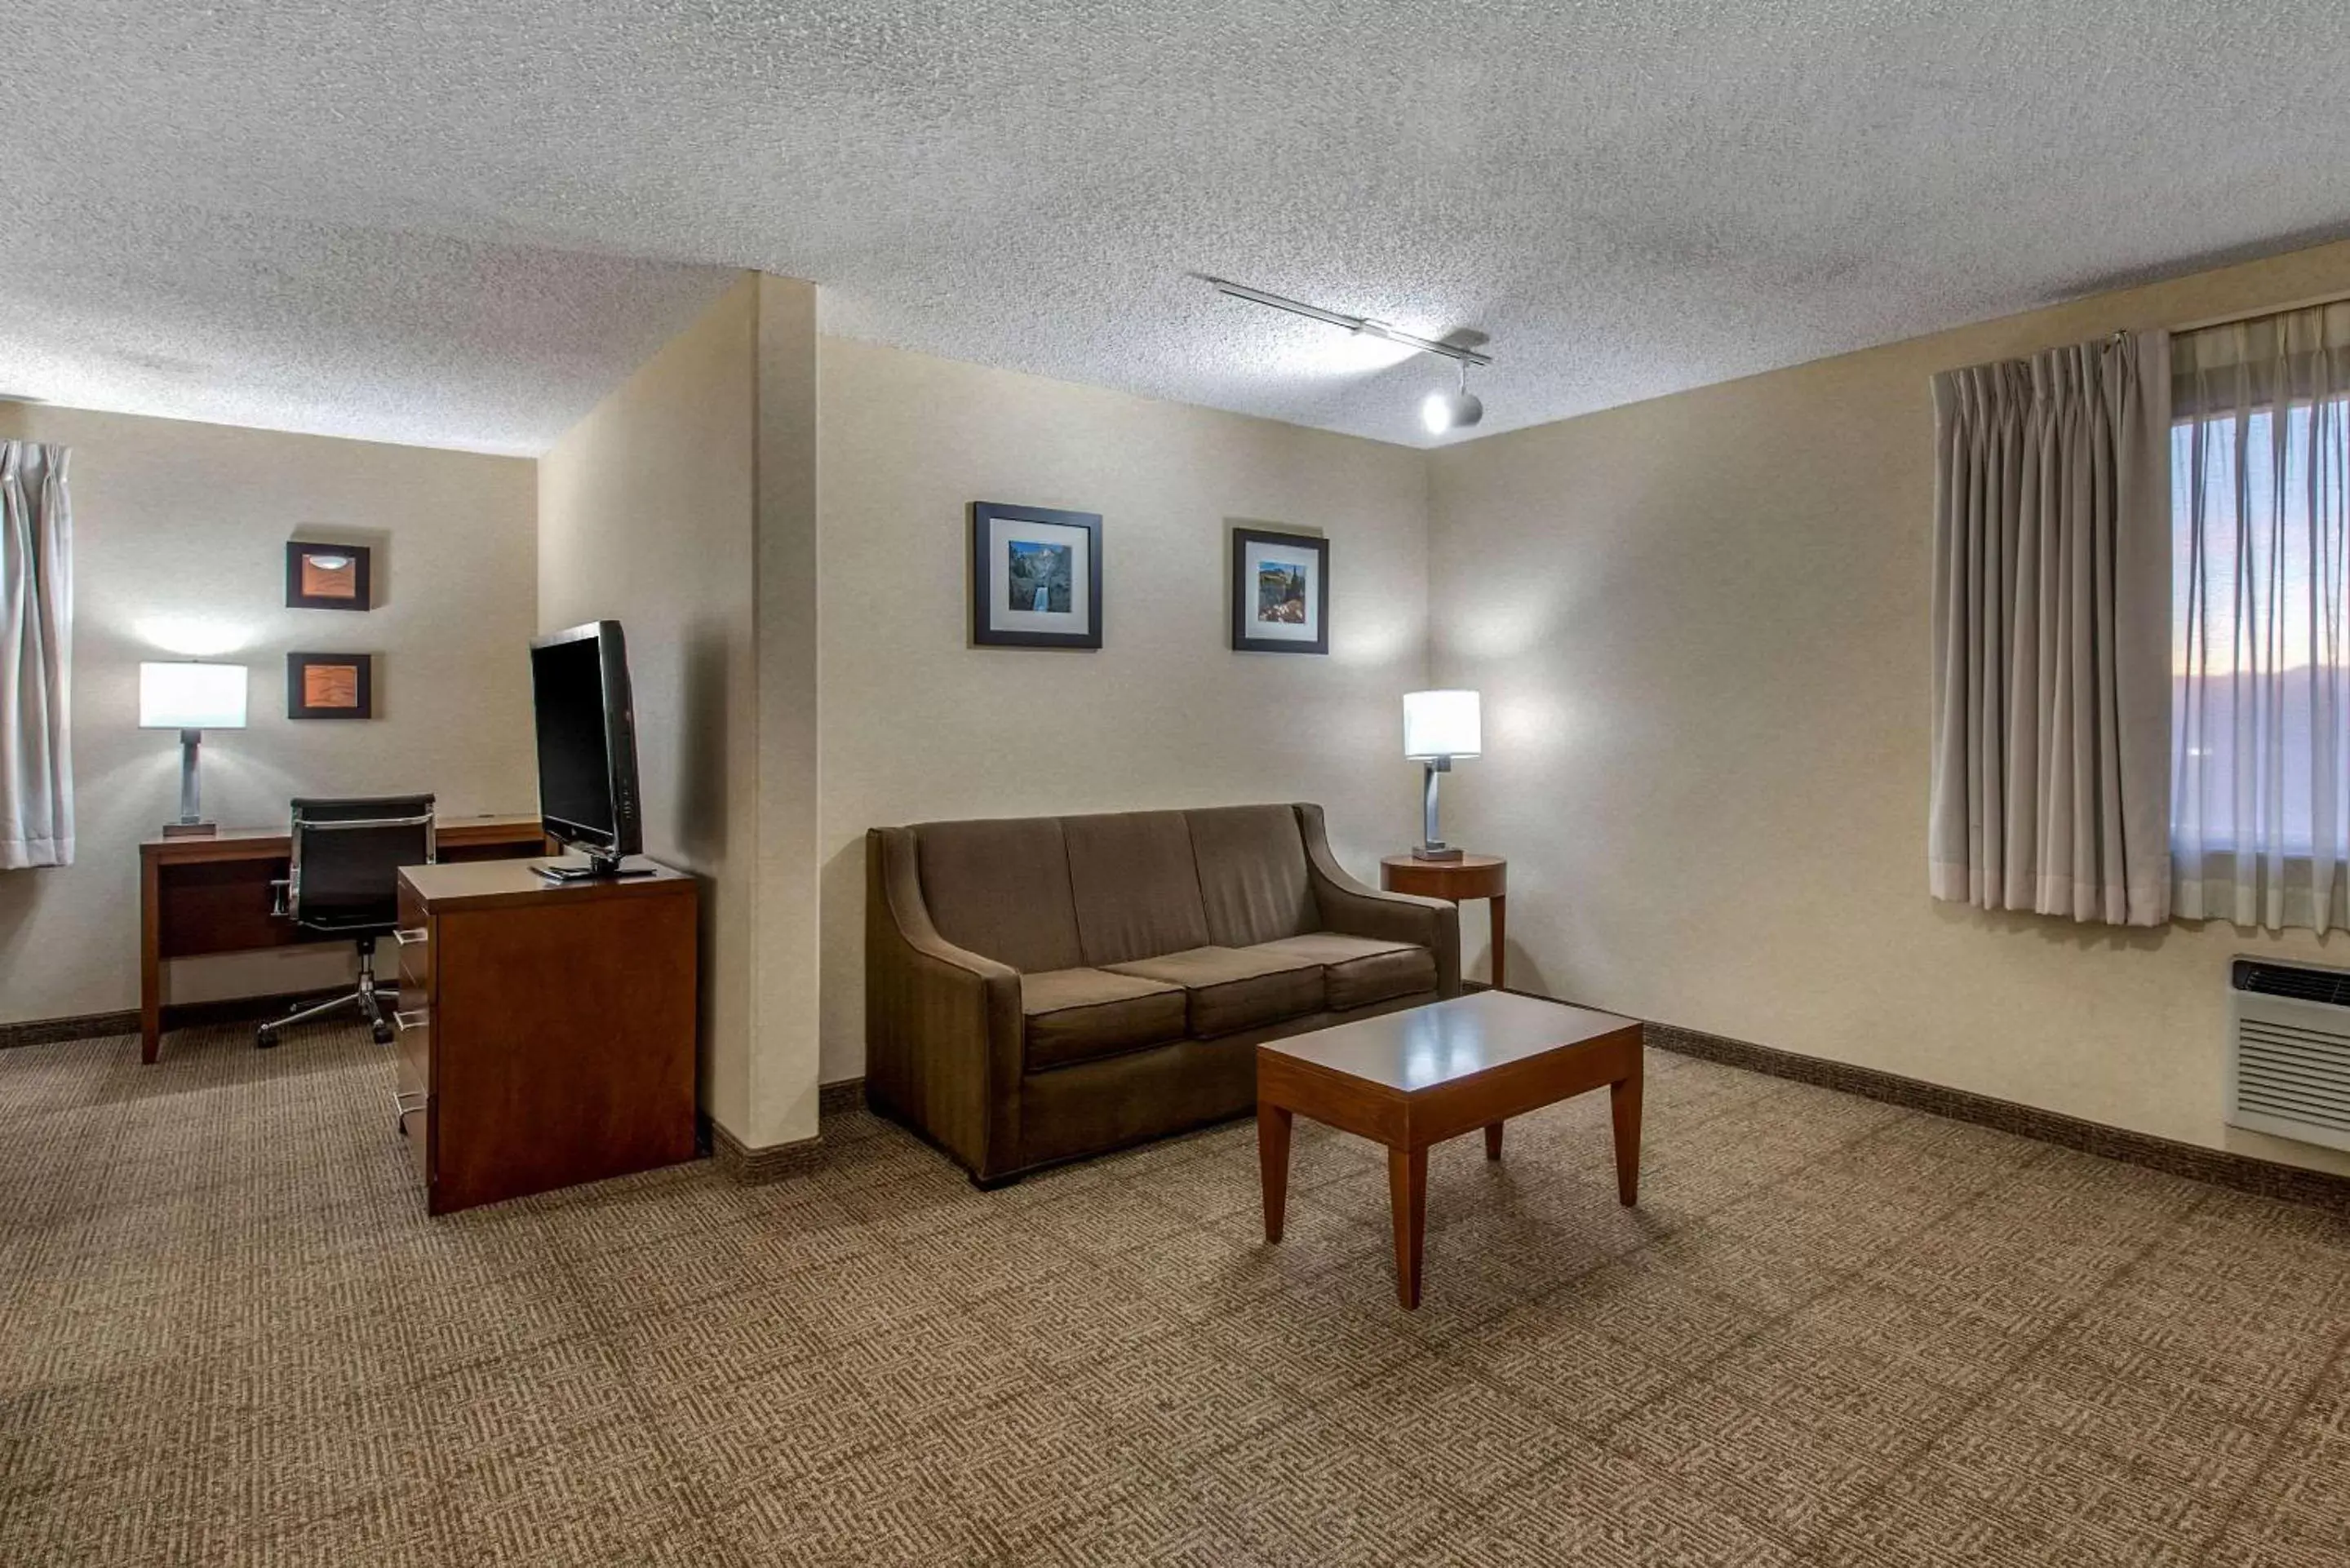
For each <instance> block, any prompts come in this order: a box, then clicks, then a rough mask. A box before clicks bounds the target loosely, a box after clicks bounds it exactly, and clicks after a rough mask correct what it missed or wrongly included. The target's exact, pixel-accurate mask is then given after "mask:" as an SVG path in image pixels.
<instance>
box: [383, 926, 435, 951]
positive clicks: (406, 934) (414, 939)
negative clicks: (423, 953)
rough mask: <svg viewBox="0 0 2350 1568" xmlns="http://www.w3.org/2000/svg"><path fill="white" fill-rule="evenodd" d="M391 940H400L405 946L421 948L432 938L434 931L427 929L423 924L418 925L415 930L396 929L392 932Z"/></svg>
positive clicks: (401, 944)
mask: <svg viewBox="0 0 2350 1568" xmlns="http://www.w3.org/2000/svg"><path fill="white" fill-rule="evenodd" d="M391 940H393V941H396V942H398V943H399V944H400V946H401V947H404V948H421V947H422V946H423V945H424V944H425V943H426V942H427V941H430V940H432V933H431V932H430V931H428V930H426V929H424V928H423V927H422V926H418V927H417V928H416V929H413V930H396V931H394V932H392V933H391Z"/></svg>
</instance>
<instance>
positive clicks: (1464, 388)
mask: <svg viewBox="0 0 2350 1568" xmlns="http://www.w3.org/2000/svg"><path fill="white" fill-rule="evenodd" d="M1484 417H1485V405H1484V404H1483V403H1482V402H1481V401H1480V400H1478V397H1477V394H1476V393H1474V392H1472V391H1471V390H1470V389H1469V367H1468V365H1467V364H1465V363H1464V364H1462V365H1461V389H1460V390H1459V391H1457V392H1430V393H1429V394H1428V397H1427V399H1426V400H1425V401H1423V402H1422V403H1421V404H1420V405H1419V422H1420V423H1421V424H1423V425H1426V426H1427V427H1428V433H1429V434H1430V435H1442V434H1443V433H1444V432H1445V431H1458V430H1466V429H1468V428H1469V427H1470V426H1471V425H1473V424H1475V423H1476V422H1477V421H1479V420H1482V419H1483V418H1484Z"/></svg>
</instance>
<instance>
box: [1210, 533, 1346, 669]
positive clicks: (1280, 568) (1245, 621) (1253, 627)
mask: <svg viewBox="0 0 2350 1568" xmlns="http://www.w3.org/2000/svg"><path fill="white" fill-rule="evenodd" d="M1232 647H1233V648H1234V649H1236V650H1238V651H1240V652H1243V653H1327V652H1329V651H1330V541H1329V540H1327V539H1324V538H1321V537H1318V536H1317V535H1311V534H1276V533H1273V532H1271V531H1270V530H1268V529H1263V528H1255V527H1251V526H1248V525H1247V524H1242V525H1241V526H1238V527H1235V528H1234V529H1233V530H1232Z"/></svg>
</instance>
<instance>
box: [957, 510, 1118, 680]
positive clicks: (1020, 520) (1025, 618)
mask: <svg viewBox="0 0 2350 1568" xmlns="http://www.w3.org/2000/svg"><path fill="white" fill-rule="evenodd" d="M1101 526H1102V520H1101V514H1099V513H1097V512H1062V511H1058V510H1056V509H1055V508H1053V507H1050V506H1012V505H1007V504H1004V503H1003V502H1000V501H974V502H972V504H971V640H972V643H973V644H974V645H975V646H977V647H981V648H1099V647H1100V646H1101V645H1102V532H1101Z"/></svg>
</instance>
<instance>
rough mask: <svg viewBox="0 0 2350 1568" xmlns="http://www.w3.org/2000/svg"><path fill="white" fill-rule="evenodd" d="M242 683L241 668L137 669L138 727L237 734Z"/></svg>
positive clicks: (147, 666)
mask: <svg viewBox="0 0 2350 1568" xmlns="http://www.w3.org/2000/svg"><path fill="white" fill-rule="evenodd" d="M244 677H245V670H244V665H242V664H197V663H192V662H181V663H172V664H141V665H140V667H139V727H140V729H142V730H242V729H244V686H245V679H244Z"/></svg>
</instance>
